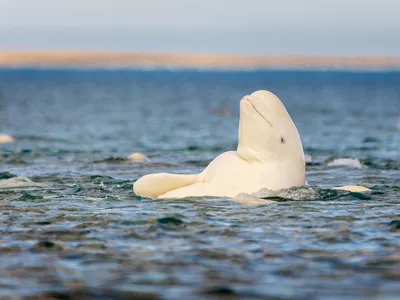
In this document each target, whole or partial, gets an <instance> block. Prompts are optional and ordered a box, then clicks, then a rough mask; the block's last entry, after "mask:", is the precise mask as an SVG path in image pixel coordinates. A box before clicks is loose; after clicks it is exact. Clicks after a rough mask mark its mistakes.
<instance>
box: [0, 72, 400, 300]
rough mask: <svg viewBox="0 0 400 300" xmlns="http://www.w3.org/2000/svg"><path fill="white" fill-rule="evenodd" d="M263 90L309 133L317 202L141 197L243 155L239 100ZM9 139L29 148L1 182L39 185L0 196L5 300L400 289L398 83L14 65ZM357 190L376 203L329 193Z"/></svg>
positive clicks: (2, 124) (1, 94) (3, 109)
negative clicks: (157, 177)
mask: <svg viewBox="0 0 400 300" xmlns="http://www.w3.org/2000/svg"><path fill="white" fill-rule="evenodd" d="M258 89H267V90H270V91H272V92H274V93H275V94H277V95H278V97H279V98H280V99H281V100H282V102H283V103H284V105H285V106H286V108H287V110H288V112H289V113H290V115H291V117H292V119H293V121H294V122H295V124H296V126H297V128H298V130H299V133H300V136H301V139H302V142H303V147H304V150H305V153H306V156H307V161H308V163H307V181H308V183H309V184H311V185H312V186H314V187H315V188H314V190H315V191H316V196H315V195H314V196H313V197H308V194H307V193H306V191H301V190H300V191H296V192H295V194H296V197H292V198H291V197H289V198H286V199H285V198H284V197H280V198H279V199H275V200H279V201H278V202H274V203H269V202H265V203H262V202H261V203H258V204H253V205H250V204H244V203H238V202H235V201H232V200H230V199H210V198H207V199H201V198H200V199H199V198H197V199H195V198H192V199H184V200H168V201H166V200H150V199H140V198H136V197H135V196H134V195H133V193H132V183H133V182H134V181H135V180H136V179H138V178H139V177H140V176H142V175H144V174H147V173H151V172H164V171H166V172H184V173H190V172H198V171H200V170H202V169H203V168H204V167H205V166H206V165H207V164H208V163H209V162H210V161H211V160H212V159H213V158H214V157H216V156H217V155H218V154H220V153H222V152H224V151H227V150H232V149H235V147H236V143H237V127H238V116H239V100H240V99H241V97H242V96H243V95H246V94H249V93H251V92H253V91H255V90H258ZM0 133H8V134H11V135H12V136H14V137H15V139H16V142H15V143H13V144H5V145H0V172H2V173H1V174H0V175H1V177H2V178H3V180H4V179H5V178H8V177H12V176H24V177H28V178H29V179H30V180H33V181H34V182H36V183H38V184H40V185H41V186H37V187H30V188H11V189H0V201H1V206H0V218H1V223H0V233H1V238H0V296H1V297H3V296H4V297H7V296H9V297H11V296H18V295H19V296H27V297H28V296H29V297H38V298H40V297H47V298H48V299H54V298H60V297H64V298H65V297H71V298H74V297H86V298H89V299H90V298H101V299H125V298H128V299H129V298H130V299H132V298H136V299H142V298H146V297H147V298H149V299H158V298H161V299H164V298H165V299H176V298H178V297H181V298H182V299H212V298H224V299H237V298H240V299H252V298H262V299H265V298H268V297H272V298H274V299H337V298H360V299H367V298H370V299H375V298H379V299H383V298H385V299H390V298H393V299H394V298H395V296H396V295H398V294H399V293H400V288H399V285H398V281H399V279H400V273H399V270H400V258H399V257H400V236H399V232H400V231H399V230H400V229H399V228H400V221H399V220H400V218H399V216H400V210H399V201H400V172H399V170H400V72H375V73H374V72H370V73H363V72H331V71H319V72H317V71H315V72H314V71H253V72H250V71H249V72H233V71H232V72H211V71H131V70H117V71H112V70H96V71H76V70H32V69H26V70H0ZM132 152H141V153H144V154H145V155H147V156H148V157H149V158H150V160H151V161H150V162H145V163H133V162H129V161H127V160H126V159H125V158H126V157H127V155H129V154H130V153H132ZM344 158H348V159H350V160H343V159H344ZM6 172H8V173H6ZM355 184H361V185H364V186H367V187H369V188H371V189H372V193H368V194H358V193H342V192H334V191H332V190H329V187H332V186H339V185H355ZM319 188H321V189H322V188H325V190H319ZM299 195H300V197H299ZM293 199H297V201H295V200H293ZM47 298H46V299H47Z"/></svg>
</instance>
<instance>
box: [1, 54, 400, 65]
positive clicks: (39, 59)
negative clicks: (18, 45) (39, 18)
mask: <svg viewBox="0 0 400 300" xmlns="http://www.w3.org/2000/svg"><path fill="white" fill-rule="evenodd" d="M0 67H3V68H16V67H78V68H79V67H95V68H101V67H116V68H118V67H121V68H125V67H126V68H130V67H131V68H136V67H140V68H205V69H207V68H217V69H230V68H238V69H248V68H256V69H257V68H290V69H301V68H336V69H337V68H339V69H340V68H345V69H367V70H368V69H400V57H393V56H392V57H391V56H369V57H368V56H295V55H293V56H246V55H221V54H185V53H183V54H179V53H176V54H145V53H127V52H121V53H117V52H82V51H80V52H78V51H57V52H56V51H51V52H50V51H49V52H45V51H41V52H39V51H37V52H32V51H30V52H22V51H1V50H0Z"/></svg>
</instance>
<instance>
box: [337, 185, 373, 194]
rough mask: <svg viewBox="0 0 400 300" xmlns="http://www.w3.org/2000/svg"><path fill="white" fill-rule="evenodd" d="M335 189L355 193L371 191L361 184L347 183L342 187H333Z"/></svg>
mask: <svg viewBox="0 0 400 300" xmlns="http://www.w3.org/2000/svg"><path fill="white" fill-rule="evenodd" d="M333 189H334V190H342V191H349V192H353V193H362V192H370V191H371V190H370V189H368V188H366V187H363V186H361V185H346V186H341V187H333Z"/></svg>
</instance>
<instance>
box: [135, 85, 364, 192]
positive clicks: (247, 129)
mask: <svg viewBox="0 0 400 300" xmlns="http://www.w3.org/2000/svg"><path fill="white" fill-rule="evenodd" d="M305 165H306V164H305V158H304V152H303V147H302V144H301V140H300V136H299V133H298V131H297V128H296V126H295V125H294V123H293V121H292V119H291V118H290V116H289V114H288V112H287V111H286V109H285V107H284V105H283V104H282V102H281V101H280V100H279V98H278V97H277V96H276V95H274V94H273V93H271V92H269V91H265V90H260V91H256V92H254V93H252V94H251V95H247V96H244V97H243V98H242V99H241V101H240V118H239V132H238V147H237V150H236V151H228V152H225V153H222V154H221V155H219V156H218V157H216V158H215V159H214V160H213V161H212V162H211V163H210V164H209V165H208V166H207V167H206V168H205V169H204V170H203V171H202V172H201V173H199V174H190V175H183V174H169V173H158V174H150V175H146V176H143V177H141V178H140V179H138V180H137V181H136V182H135V184H134V186H133V190H134V192H135V194H136V195H137V196H142V197H148V198H184V197H189V196H195V197H200V196H214V197H228V198H235V197H236V196H237V195H239V194H254V193H256V192H258V191H260V190H261V189H268V190H273V191H274V190H281V189H288V188H292V187H300V186H304V185H305V177H306V176H305ZM353 188H356V189H357V191H359V188H360V187H353V186H347V187H343V188H336V189H345V190H349V191H351V190H352V189H353ZM364 189H365V188H364Z"/></svg>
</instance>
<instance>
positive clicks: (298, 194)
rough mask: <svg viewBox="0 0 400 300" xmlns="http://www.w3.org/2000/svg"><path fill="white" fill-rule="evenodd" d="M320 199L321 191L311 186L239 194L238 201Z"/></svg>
mask: <svg viewBox="0 0 400 300" xmlns="http://www.w3.org/2000/svg"><path fill="white" fill-rule="evenodd" d="M319 197H320V194H319V191H318V189H316V188H313V187H311V186H302V187H295V188H290V189H282V190H278V191H273V190H269V189H261V190H260V191H258V192H256V193H253V194H244V193H243V194H239V195H238V196H237V197H236V198H238V199H248V198H250V199H263V198H283V199H288V200H296V201H303V200H316V199H318V198H319Z"/></svg>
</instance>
